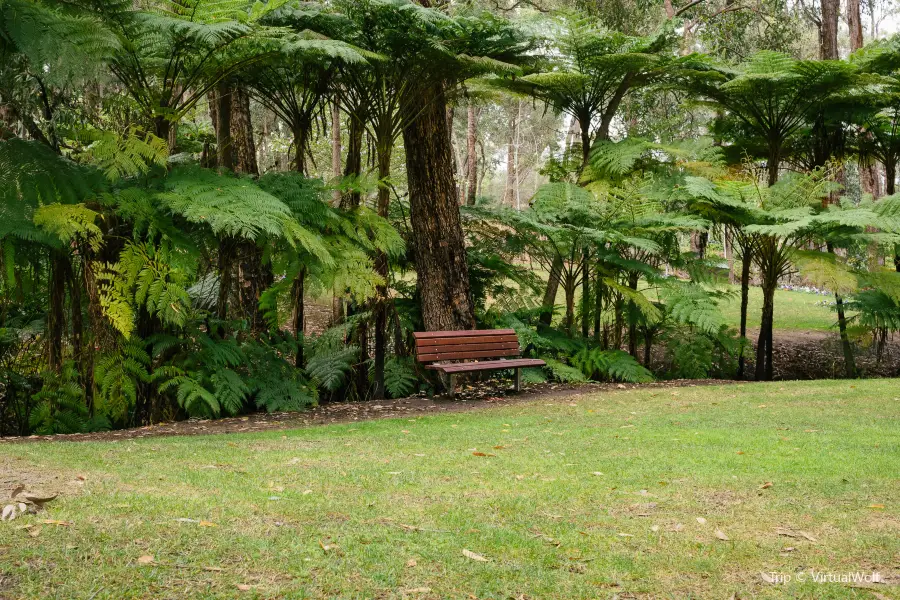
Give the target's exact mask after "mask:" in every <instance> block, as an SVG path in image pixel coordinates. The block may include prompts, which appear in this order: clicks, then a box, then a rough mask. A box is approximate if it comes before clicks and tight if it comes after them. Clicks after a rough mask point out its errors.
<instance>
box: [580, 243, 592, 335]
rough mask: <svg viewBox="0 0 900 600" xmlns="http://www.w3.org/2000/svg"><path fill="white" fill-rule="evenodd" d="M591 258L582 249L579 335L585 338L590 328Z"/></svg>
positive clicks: (588, 252)
mask: <svg viewBox="0 0 900 600" xmlns="http://www.w3.org/2000/svg"><path fill="white" fill-rule="evenodd" d="M590 259H591V253H590V251H589V250H585V251H584V256H583V258H582V260H583V266H582V268H581V337H583V338H584V339H587V337H588V333H589V330H590V313H591V310H590V305H591V304H590V302H591V283H590V282H591V278H590V275H589V274H590V270H589V268H588V263H589V262H590Z"/></svg>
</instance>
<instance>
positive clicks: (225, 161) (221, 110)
mask: <svg viewBox="0 0 900 600" xmlns="http://www.w3.org/2000/svg"><path fill="white" fill-rule="evenodd" d="M216 157H217V159H218V166H219V167H220V168H224V169H230V170H232V171H233V170H234V149H233V148H232V142H231V88H230V87H229V86H228V84H227V83H225V82H224V81H221V82H219V84H218V85H217V86H216Z"/></svg>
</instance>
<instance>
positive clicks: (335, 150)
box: [331, 101, 341, 206]
mask: <svg viewBox="0 0 900 600" xmlns="http://www.w3.org/2000/svg"><path fill="white" fill-rule="evenodd" d="M331 174H332V175H333V176H334V178H335V179H340V177H341V107H340V104H339V103H338V102H337V101H335V102H332V104H331ZM331 203H332V205H333V206H338V205H340V203H341V191H340V190H337V189H336V190H334V192H333V193H332V197H331Z"/></svg>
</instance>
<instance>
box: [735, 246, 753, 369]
mask: <svg viewBox="0 0 900 600" xmlns="http://www.w3.org/2000/svg"><path fill="white" fill-rule="evenodd" d="M741 246H742V247H741V339H742V340H744V339H746V338H747V310H748V308H749V306H750V267H751V266H752V264H753V253H752V251H751V248H750V245H749V243H747V242H745V243H744V244H742V245H741ZM745 363H746V358H745V356H744V347H743V345H742V346H741V350H740V354H739V355H738V370H737V378H738V379H743V378H744V368H745Z"/></svg>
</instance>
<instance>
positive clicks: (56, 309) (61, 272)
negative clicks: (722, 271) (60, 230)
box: [47, 250, 69, 373]
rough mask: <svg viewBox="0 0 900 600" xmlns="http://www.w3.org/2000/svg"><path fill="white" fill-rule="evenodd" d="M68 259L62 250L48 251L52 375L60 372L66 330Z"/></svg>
mask: <svg viewBox="0 0 900 600" xmlns="http://www.w3.org/2000/svg"><path fill="white" fill-rule="evenodd" d="M68 262H69V257H68V256H67V255H66V253H65V252H64V251H62V250H51V251H50V282H49V283H50V285H49V288H50V310H49V311H48V312H47V338H48V341H49V344H48V345H49V363H50V369H51V370H52V371H53V372H54V373H60V372H61V371H62V363H63V334H64V332H65V329H66V316H65V315H66V312H65V310H66V309H65V302H66V274H67V273H68V271H69V265H68Z"/></svg>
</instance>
